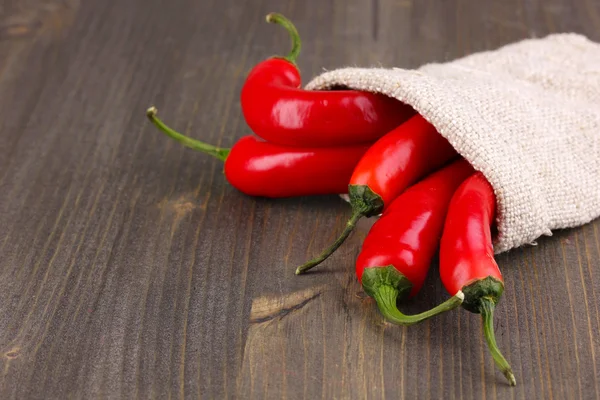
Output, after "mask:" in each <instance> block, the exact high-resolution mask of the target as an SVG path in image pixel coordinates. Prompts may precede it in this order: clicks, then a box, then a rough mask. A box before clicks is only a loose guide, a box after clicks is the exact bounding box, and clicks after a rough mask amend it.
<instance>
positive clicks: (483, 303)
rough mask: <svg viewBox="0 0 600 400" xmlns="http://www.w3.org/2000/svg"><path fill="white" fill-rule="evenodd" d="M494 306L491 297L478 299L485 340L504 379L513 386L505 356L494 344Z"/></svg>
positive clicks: (513, 378)
mask: <svg viewBox="0 0 600 400" xmlns="http://www.w3.org/2000/svg"><path fill="white" fill-rule="evenodd" d="M494 308H495V303H494V301H493V300H492V299H489V298H486V297H484V298H482V299H481V300H480V305H479V312H480V313H481V316H482V317H483V332H484V334H485V340H486V341H487V344H488V348H489V349H490V353H492V358H493V359H494V362H495V363H496V365H497V366H498V368H500V371H502V373H503V374H504V376H505V377H506V379H508V383H509V384H510V386H515V385H516V384H517V381H516V380H515V375H514V374H513V372H512V369H511V368H510V365H509V364H508V361H506V358H504V356H503V355H502V353H500V350H499V349H498V345H497V344H496V336H495V335H494Z"/></svg>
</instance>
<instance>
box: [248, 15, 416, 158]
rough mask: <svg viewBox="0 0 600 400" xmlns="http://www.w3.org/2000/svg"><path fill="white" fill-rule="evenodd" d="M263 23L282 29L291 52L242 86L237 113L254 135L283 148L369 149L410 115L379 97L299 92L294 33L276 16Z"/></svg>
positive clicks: (257, 70) (400, 105)
mask: <svg viewBox="0 0 600 400" xmlns="http://www.w3.org/2000/svg"><path fill="white" fill-rule="evenodd" d="M267 21H268V22H272V23H276V24H279V25H281V26H283V27H284V28H285V29H287V31H288V32H289V33H290V36H291V38H292V50H291V51H290V54H288V55H287V56H286V57H273V58H269V59H268V60H265V61H263V62H261V63H259V64H258V65H256V66H255V67H254V68H253V69H252V70H251V71H250V73H249V74H248V77H247V79H246V82H245V83H244V86H243V88H242V93H241V102H242V112H243V113H244V118H245V119H246V123H247V124H248V126H249V127H250V128H251V129H252V131H253V132H254V133H255V134H256V135H258V136H260V137H262V138H263V139H265V140H268V141H270V142H272V143H278V144H282V145H287V146H304V147H323V146H348V145H353V144H361V143H372V142H374V141H375V140H377V139H378V138H380V137H381V136H383V135H385V134H386V133H387V132H389V131H391V130H392V129H394V128H395V127H397V126H398V125H400V124H401V123H402V122H404V121H406V120H407V119H408V118H410V117H411V116H412V115H414V113H415V112H414V110H413V109H412V108H411V107H410V106H407V105H405V104H403V103H401V102H399V101H398V100H396V99H393V98H391V97H388V96H385V95H382V94H375V93H372V92H368V91H357V90H335V91H307V90H303V89H301V84H302V81H301V77H300V72H299V71H298V68H297V67H296V64H295V62H296V58H297V57H298V54H299V53H300V37H299V35H298V32H297V31H296V28H295V27H294V25H293V24H292V23H291V22H290V21H289V20H288V19H286V18H285V17H284V16H283V15H281V14H276V13H272V14H269V15H267Z"/></svg>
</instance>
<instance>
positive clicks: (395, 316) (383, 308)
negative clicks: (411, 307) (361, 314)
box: [373, 285, 465, 326]
mask: <svg viewBox="0 0 600 400" xmlns="http://www.w3.org/2000/svg"><path fill="white" fill-rule="evenodd" d="M398 293H399V292H398V289H396V288H395V287H393V286H390V285H381V286H379V287H378V288H377V290H375V292H374V293H373V295H374V297H375V301H377V307H379V311H380V312H381V313H382V314H383V316H384V317H385V318H386V319H387V320H388V321H390V322H393V323H395V324H398V325H405V326H409V325H414V324H416V323H419V322H422V321H425V320H426V319H429V318H431V317H435V316H436V315H439V314H442V313H444V312H446V311H450V310H453V309H455V308H456V307H458V306H460V305H461V304H462V302H463V299H464V298H465V297H464V295H463V293H462V292H458V293H457V294H455V295H454V296H452V297H450V298H449V299H448V300H446V301H445V302H443V303H442V304H440V305H438V306H437V307H434V308H432V309H431V310H427V311H425V312H422V313H420V314H415V315H405V314H403V313H401V312H400V310H398V307H397V305H396V302H397V300H398Z"/></svg>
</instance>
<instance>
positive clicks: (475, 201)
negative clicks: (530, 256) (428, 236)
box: [440, 172, 516, 386]
mask: <svg viewBox="0 0 600 400" xmlns="http://www.w3.org/2000/svg"><path fill="white" fill-rule="evenodd" d="M495 214H496V197H495V195H494V190H493V188H492V186H491V185H490V183H489V182H488V181H487V179H486V178H485V177H484V176H483V174H482V173H481V172H477V173H475V174H474V175H472V176H471V177H469V178H468V179H467V180H466V181H465V182H463V183H462V184H461V186H460V187H459V188H458V189H457V191H456V193H455V194H454V196H453V197H452V200H451V202H450V207H449V209H448V214H447V216H446V222H445V225H444V233H443V235H442V240H441V243H440V276H441V278H442V283H443V284H444V286H445V287H446V290H447V291H448V293H450V294H453V293H456V292H458V291H462V292H463V293H464V296H465V299H464V302H463V304H462V306H463V308H465V309H466V310H468V311H471V312H474V313H479V314H481V316H482V318H483V328H484V334H485V338H486V341H487V344H488V348H489V349H490V352H491V354H492V357H493V359H494V362H495V363H496V365H497V366H498V367H499V369H500V370H501V371H502V373H503V374H504V376H505V377H506V379H507V380H508V382H509V384H510V385H511V386H514V385H515V384H516V380H515V376H514V374H513V372H512V369H511V367H510V365H509V364H508V362H507V361H506V359H505V358H504V356H503V355H502V354H501V353H500V350H499V349H498V346H497V344H496V338H495V335H494V325H493V314H494V308H495V306H496V304H497V303H498V301H499V299H500V296H502V292H503V291H504V280H503V279H502V274H501V272H500V269H499V268H498V264H497V263H496V261H495V259H494V248H493V242H492V233H491V227H492V225H493V224H494V219H495Z"/></svg>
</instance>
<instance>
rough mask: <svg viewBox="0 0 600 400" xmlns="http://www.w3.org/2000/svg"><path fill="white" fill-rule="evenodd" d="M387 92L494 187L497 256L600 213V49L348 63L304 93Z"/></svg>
mask: <svg viewBox="0 0 600 400" xmlns="http://www.w3.org/2000/svg"><path fill="white" fill-rule="evenodd" d="M340 85H342V86H346V87H349V88H353V89H359V90H367V91H372V92H379V93H384V94H386V95H388V96H392V97H395V98H397V99H398V100H400V101H402V102H405V103H408V104H410V105H411V106H413V107H414V108H415V110H417V111H418V112H419V113H420V114H421V115H423V116H424V117H425V118H426V119H427V120H428V121H430V122H431V123H432V124H433V125H434V126H435V127H436V128H437V129H438V131H439V132H440V133H441V134H442V135H443V136H444V137H446V138H447V139H448V141H449V142H450V143H451V144H452V145H453V146H454V147H455V149H456V150H457V151H458V152H459V153H460V154H461V155H462V156H463V157H464V158H465V159H467V160H468V161H469V162H471V164H472V165H473V167H474V168H475V169H477V170H479V171H481V172H483V174H484V175H485V176H486V178H487V179H488V180H489V182H490V183H491V184H492V186H493V187H494V190H495V193H496V198H497V202H498V216H497V222H498V236H497V239H496V242H495V245H494V249H495V251H496V252H497V253H500V252H503V251H506V250H509V249H511V248H515V247H518V246H521V245H524V244H535V240H536V239H537V238H539V237H540V236H542V235H551V234H552V232H551V231H552V230H554V229H559V228H569V227H574V226H578V225H582V224H584V223H587V222H589V221H591V220H593V219H594V218H596V217H598V216H599V215H600V45H599V44H597V43H594V42H591V41H589V40H588V39H587V38H585V37H583V36H580V35H576V34H555V35H550V36H547V37H545V38H542V39H528V40H524V41H521V42H518V43H515V44H511V45H507V46H504V47H502V48H500V49H498V50H495V51H488V52H482V53H477V54H474V55H471V56H468V57H465V58H461V59H458V60H455V61H452V62H448V63H443V64H428V65H424V66H422V67H421V68H419V69H417V70H405V69H398V68H393V69H382V68H343V69H339V70H335V71H330V72H326V73H324V74H322V75H320V76H318V77H316V78H315V79H314V80H313V81H311V82H310V83H309V84H308V85H307V89H313V90H316V89H327V88H330V87H333V86H340Z"/></svg>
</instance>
